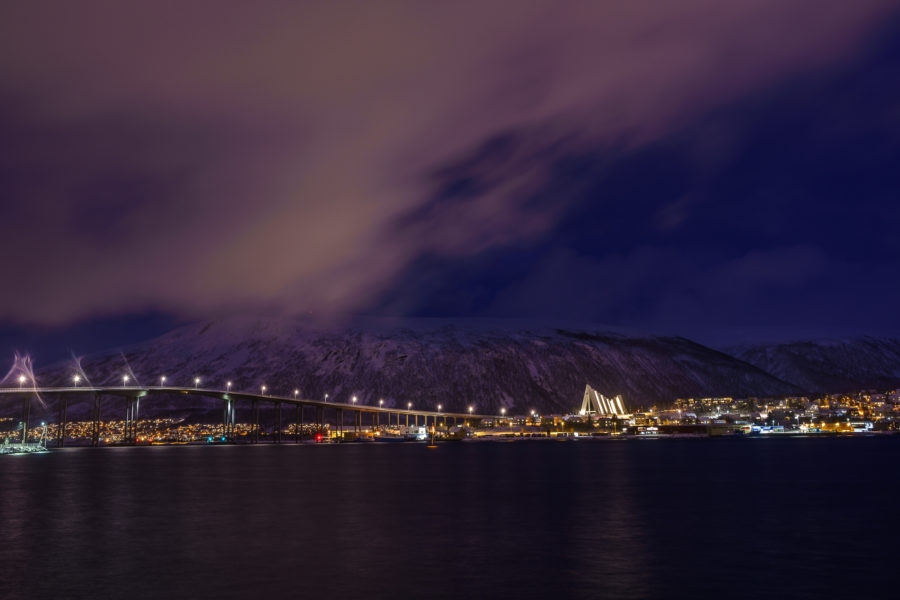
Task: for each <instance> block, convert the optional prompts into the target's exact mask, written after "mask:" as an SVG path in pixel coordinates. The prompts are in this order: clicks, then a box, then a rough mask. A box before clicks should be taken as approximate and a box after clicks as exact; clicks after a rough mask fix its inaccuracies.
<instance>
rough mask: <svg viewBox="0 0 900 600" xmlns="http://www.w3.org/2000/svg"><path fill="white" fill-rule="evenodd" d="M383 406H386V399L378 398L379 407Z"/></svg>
mask: <svg viewBox="0 0 900 600" xmlns="http://www.w3.org/2000/svg"><path fill="white" fill-rule="evenodd" d="M382 406H384V399H383V398H382V399H380V400H378V407H379V408H381V407H382Z"/></svg>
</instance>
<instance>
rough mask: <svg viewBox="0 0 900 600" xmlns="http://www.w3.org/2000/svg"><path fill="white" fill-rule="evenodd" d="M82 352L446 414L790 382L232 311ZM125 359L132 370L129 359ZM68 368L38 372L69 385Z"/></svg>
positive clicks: (43, 379) (663, 347)
mask: <svg viewBox="0 0 900 600" xmlns="http://www.w3.org/2000/svg"><path fill="white" fill-rule="evenodd" d="M123 350H124V351H123V352H121V353H120V352H119V351H115V352H109V353H102V354H99V355H96V356H89V357H86V358H85V359H84V360H83V361H82V367H83V369H84V372H85V373H86V375H87V376H88V377H89V378H90V379H91V381H93V382H94V383H113V382H118V381H121V378H122V375H123V373H125V372H126V369H128V368H130V369H131V372H133V375H134V376H135V377H136V378H137V379H138V381H140V382H141V383H144V384H152V383H155V382H158V381H159V377H160V376H162V375H165V376H166V377H167V382H168V383H174V382H181V383H183V384H189V383H190V382H191V381H193V378H194V377H200V378H201V380H202V383H201V385H202V386H204V387H206V386H210V387H224V385H225V382H226V381H232V382H233V385H234V389H243V390H257V389H259V388H260V386H261V385H263V384H265V385H267V386H268V389H269V390H271V392H272V393H281V394H284V395H289V394H291V393H292V391H293V390H294V389H295V388H297V389H299V390H301V395H302V396H303V397H306V398H323V397H324V395H325V394H326V393H327V394H329V399H333V400H339V401H348V400H349V399H350V397H351V396H353V395H356V396H358V397H359V401H360V402H361V403H367V404H374V403H377V402H378V400H379V398H383V399H384V402H385V406H398V407H401V406H402V407H405V406H406V404H407V403H408V402H412V403H413V405H414V406H418V407H435V406H437V404H439V403H440V404H442V405H443V406H444V408H445V409H446V410H460V411H463V410H465V407H467V406H469V405H474V406H475V407H476V410H478V411H484V412H494V411H497V410H498V409H499V407H501V406H504V407H507V409H508V410H510V412H513V413H522V412H527V411H530V410H539V411H542V412H545V413H546V412H568V411H571V410H574V409H576V408H577V407H578V406H580V402H581V396H582V393H583V390H584V386H585V384H587V383H589V384H591V385H592V386H593V387H595V388H597V389H598V390H600V391H602V392H604V393H606V394H608V395H616V394H621V395H622V396H623V397H624V399H625V401H626V402H627V404H628V405H630V406H633V407H637V406H644V407H649V406H651V405H654V404H656V405H668V404H669V403H671V402H672V401H674V399H675V398H677V397H682V396H721V395H733V396H751V395H753V396H768V395H778V394H789V393H794V392H796V391H797V390H796V388H794V386H791V385H789V384H786V383H784V382H783V381H780V380H779V379H777V378H775V377H773V376H771V375H769V374H767V373H765V372H763V371H762V370H760V369H758V368H756V367H754V366H751V365H749V364H747V363H745V362H742V361H740V360H738V359H736V358H734V357H732V356H729V355H727V354H724V353H722V352H719V351H716V350H712V349H710V348H707V347H705V346H702V345H700V344H697V343H695V342H692V341H690V340H687V339H685V338H681V337H659V336H648V335H641V334H632V333H623V332H614V331H606V330H605V329H597V328H595V327H583V326H560V327H552V326H546V325H540V326H534V325H528V324H521V323H516V322H490V321H477V320H474V321H449V320H441V319H421V320H420V319H403V320H372V321H364V322H357V323H356V324H354V325H351V326H347V327H339V328H331V329H329V328H321V327H317V326H314V325H311V324H310V323H308V322H306V321H304V320H302V319H281V318H279V319H259V318H229V319H224V320H218V321H209V322H203V323H198V324H193V325H188V326H185V327H182V328H179V329H176V330H174V331H172V332H170V333H168V334H166V335H163V336H161V337H159V338H156V339H153V340H150V341H148V342H145V343H142V344H138V345H136V346H133V347H129V348H125V349H123ZM126 363H127V365H126ZM72 373H73V365H72V364H60V365H56V366H54V367H51V368H48V369H45V370H43V371H41V372H40V374H39V381H40V383H41V384H46V385H52V384H57V383H60V384H61V383H64V382H67V381H69V380H70V378H71V375H72Z"/></svg>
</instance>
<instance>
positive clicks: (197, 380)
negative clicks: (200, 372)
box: [194, 377, 200, 388]
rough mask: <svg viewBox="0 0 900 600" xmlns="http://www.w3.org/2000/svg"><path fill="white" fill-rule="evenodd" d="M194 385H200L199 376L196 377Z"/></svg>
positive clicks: (196, 386)
mask: <svg viewBox="0 0 900 600" xmlns="http://www.w3.org/2000/svg"><path fill="white" fill-rule="evenodd" d="M194 387H195V388H198V387H200V378H199V377H194Z"/></svg>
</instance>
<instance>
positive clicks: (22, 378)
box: [19, 375, 25, 387]
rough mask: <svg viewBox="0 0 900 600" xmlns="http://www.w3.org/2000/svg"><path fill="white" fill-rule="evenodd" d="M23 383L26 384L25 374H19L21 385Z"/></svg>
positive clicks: (20, 385)
mask: <svg viewBox="0 0 900 600" xmlns="http://www.w3.org/2000/svg"><path fill="white" fill-rule="evenodd" d="M23 385H25V376H24V375H19V387H22V386H23Z"/></svg>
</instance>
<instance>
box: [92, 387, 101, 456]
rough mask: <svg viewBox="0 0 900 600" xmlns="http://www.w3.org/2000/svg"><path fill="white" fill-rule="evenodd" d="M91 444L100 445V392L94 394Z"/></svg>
mask: <svg viewBox="0 0 900 600" xmlns="http://www.w3.org/2000/svg"><path fill="white" fill-rule="evenodd" d="M91 445H92V446H94V447H95V448H96V447H97V446H99V445H100V394H97V393H95V394H94V416H93V419H92V422H91Z"/></svg>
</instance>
